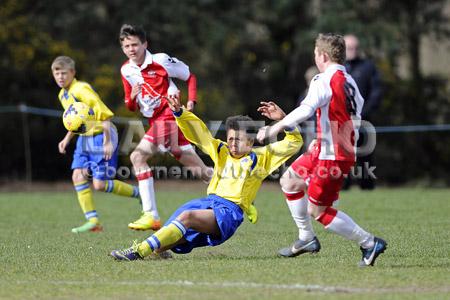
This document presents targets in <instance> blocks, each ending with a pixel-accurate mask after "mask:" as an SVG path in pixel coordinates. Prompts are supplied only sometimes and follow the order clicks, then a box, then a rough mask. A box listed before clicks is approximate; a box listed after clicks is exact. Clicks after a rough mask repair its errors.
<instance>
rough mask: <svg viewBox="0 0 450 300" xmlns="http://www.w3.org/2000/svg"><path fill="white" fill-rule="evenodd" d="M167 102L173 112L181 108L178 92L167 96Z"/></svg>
mask: <svg viewBox="0 0 450 300" xmlns="http://www.w3.org/2000/svg"><path fill="white" fill-rule="evenodd" d="M167 102H168V103H169V107H170V109H171V110H172V111H174V112H179V111H180V109H181V101H180V94H179V93H177V94H174V95H169V96H168V97H167Z"/></svg>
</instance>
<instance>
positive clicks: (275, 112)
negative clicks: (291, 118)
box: [258, 101, 286, 121]
mask: <svg viewBox="0 0 450 300" xmlns="http://www.w3.org/2000/svg"><path fill="white" fill-rule="evenodd" d="M258 111H259V112H260V113H261V114H262V115H263V116H264V117H266V118H269V119H271V120H274V121H279V120H282V119H283V118H284V117H285V116H286V113H285V112H284V111H283V110H282V109H281V108H280V107H279V106H278V105H276V104H275V103H274V102H272V101H269V102H264V101H262V102H261V106H260V107H258Z"/></svg>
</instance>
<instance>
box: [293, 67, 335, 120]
mask: <svg viewBox="0 0 450 300" xmlns="http://www.w3.org/2000/svg"><path fill="white" fill-rule="evenodd" d="M328 90H329V88H328V87H327V86H326V85H325V84H324V80H323V78H322V74H318V75H316V76H314V78H313V79H312V80H311V83H310V84H309V88H308V94H307V95H306V97H305V99H304V100H303V101H302V102H301V103H300V104H301V105H308V106H310V107H311V108H312V109H313V110H314V111H315V110H317V109H318V108H319V107H322V106H324V105H326V104H327V103H328V101H330V96H331V94H330V92H329V91H328Z"/></svg>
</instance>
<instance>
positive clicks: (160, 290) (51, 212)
mask: <svg viewBox="0 0 450 300" xmlns="http://www.w3.org/2000/svg"><path fill="white" fill-rule="evenodd" d="M204 189H205V187H204V186H202V185H198V184H192V185H186V184H182V185H180V186H178V185H177V184H171V185H165V184H163V183H161V182H158V183H157V197H158V203H159V208H160V213H161V215H162V217H163V218H167V217H168V216H169V214H170V213H171V212H172V211H173V210H174V209H175V208H176V207H177V206H178V205H180V204H181V203H183V202H185V200H188V199H191V198H195V197H199V196H202V195H203V191H204ZM341 198H342V201H341V203H340V205H339V207H340V208H341V209H342V210H344V211H346V212H347V213H348V214H349V215H351V216H353V218H354V219H355V220H356V221H357V222H358V223H360V225H362V226H363V227H364V228H367V229H369V230H370V231H372V232H373V233H375V234H376V235H379V236H381V237H383V238H385V239H386V240H387V241H388V243H389V246H388V250H387V252H386V253H385V254H383V255H381V256H380V258H379V260H378V261H377V264H376V266H375V267H373V268H364V269H360V268H358V267H357V262H358V261H359V259H360V251H359V248H358V247H357V246H356V245H354V244H352V243H350V242H348V241H345V240H344V239H342V238H340V237H338V236H335V235H333V234H331V233H329V232H326V231H324V230H323V229H322V228H321V227H320V226H316V225H317V224H315V228H316V232H317V234H318V237H319V239H320V241H321V243H322V251H321V252H320V253H319V254H318V255H305V256H300V257H297V258H294V259H285V258H279V257H277V256H276V252H277V250H278V248H279V247H281V246H285V245H288V244H289V243H291V242H292V241H293V240H294V239H295V238H296V234H297V233H296V229H295V226H294V224H293V221H292V220H291V217H290V215H289V213H288V209H287V207H286V204H285V203H284V200H283V199H282V195H281V193H280V192H279V190H278V187H277V186H276V185H269V184H267V185H264V186H263V188H262V190H261V191H260V192H259V194H258V197H257V202H256V205H257V207H258V209H259V212H260V220H259V222H258V223H257V224H256V225H252V224H250V223H249V222H248V221H244V224H243V225H242V226H241V228H240V229H239V230H238V232H237V234H236V235H235V236H234V237H233V238H232V239H231V240H229V241H228V242H227V243H225V244H223V245H221V246H219V247H214V248H211V247H208V248H202V249H196V250H194V251H193V252H192V253H191V254H189V255H174V258H173V259H168V260H155V259H146V260H144V261H137V262H131V263H126V262H116V261H113V260H112V259H111V258H110V257H109V256H107V254H108V253H109V252H110V250H112V249H115V248H122V247H128V246H129V245H130V244H131V242H132V241H133V240H135V239H137V240H142V239H144V238H146V237H147V236H148V233H145V232H132V231H130V230H128V229H127V224H128V222H129V221H132V220H134V219H135V218H136V217H137V216H138V211H139V205H138V203H137V201H134V200H129V199H124V198H120V197H116V196H110V195H106V194H103V193H98V192H97V193H95V200H96V203H97V210H98V211H99V212H100V214H101V220H102V222H103V225H104V227H105V231H104V232H103V233H98V234H93V233H90V234H85V235H74V234H72V233H71V232H70V228H71V227H73V226H76V225H78V224H81V223H82V222H83V219H82V214H81V211H80V209H79V207H78V203H77V201H76V198H75V193H74V192H72V191H67V192H28V193H19V192H17V193H8V192H3V193H1V194H0V214H1V218H0V267H1V272H0V298H3V299H24V298H39V299H50V298H51V299H78V298H88V297H89V298H95V299H288V298H291V299H294V298H295V299H302V298H306V297H307V296H313V297H314V299H343V298H346V299H347V298H351V299H362V298H364V299H404V298H407V299H411V298H413V299H414V298H417V299H422V298H423V299H425V298H427V299H449V298H450V233H449V232H450V218H449V213H450V208H449V199H450V190H449V189H431V190H430V189H418V188H417V189H410V188H403V189H378V190H376V191H374V192H365V193H364V192H361V191H359V190H357V189H354V190H352V191H349V192H343V193H342V195H341Z"/></svg>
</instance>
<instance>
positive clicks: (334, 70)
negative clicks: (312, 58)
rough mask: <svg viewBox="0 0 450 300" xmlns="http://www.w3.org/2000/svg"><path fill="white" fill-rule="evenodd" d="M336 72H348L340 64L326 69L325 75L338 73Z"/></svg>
mask: <svg viewBox="0 0 450 300" xmlns="http://www.w3.org/2000/svg"><path fill="white" fill-rule="evenodd" d="M336 71H343V72H346V70H345V67H344V66H343V65H340V64H331V65H329V66H328V67H327V68H326V69H325V72H324V73H328V72H333V73H334V72H336Z"/></svg>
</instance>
